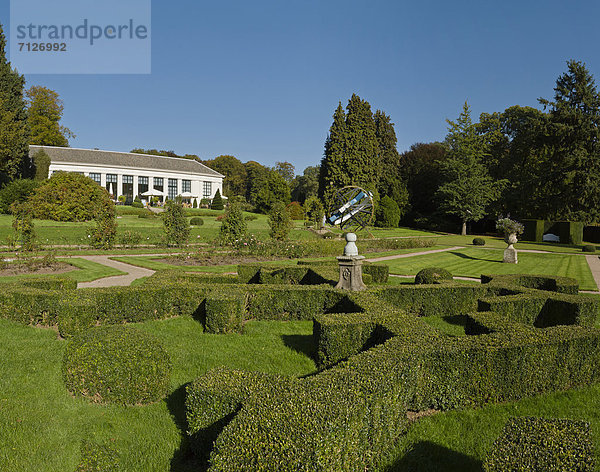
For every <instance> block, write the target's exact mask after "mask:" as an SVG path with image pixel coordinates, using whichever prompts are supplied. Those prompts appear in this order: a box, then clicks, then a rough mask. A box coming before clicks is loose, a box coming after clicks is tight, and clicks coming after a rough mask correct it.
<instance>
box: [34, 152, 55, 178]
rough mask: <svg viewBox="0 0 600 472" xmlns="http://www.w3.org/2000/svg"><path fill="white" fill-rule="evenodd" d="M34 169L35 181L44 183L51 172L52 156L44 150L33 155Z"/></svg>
mask: <svg viewBox="0 0 600 472" xmlns="http://www.w3.org/2000/svg"><path fill="white" fill-rule="evenodd" d="M32 160H33V167H34V168H35V177H34V180H36V181H38V182H43V181H44V180H46V179H47V178H48V173H49V171H50V164H51V162H50V156H49V155H48V154H46V152H45V151H44V150H43V149H40V150H39V151H38V152H36V153H35V154H34V155H33V158H32Z"/></svg>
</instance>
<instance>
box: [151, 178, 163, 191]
mask: <svg viewBox="0 0 600 472" xmlns="http://www.w3.org/2000/svg"><path fill="white" fill-rule="evenodd" d="M154 189H155V190H160V191H161V192H164V191H165V183H164V180H163V178H162V177H154Z"/></svg>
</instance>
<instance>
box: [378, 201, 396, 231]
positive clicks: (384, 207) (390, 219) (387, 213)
mask: <svg viewBox="0 0 600 472" xmlns="http://www.w3.org/2000/svg"><path fill="white" fill-rule="evenodd" d="M401 216H402V214H401V212H400V208H399V207H398V204H397V203H396V202H395V201H394V200H393V199H392V198H390V197H388V196H387V195H386V196H385V197H383V198H382V199H381V200H380V201H379V205H377V208H376V210H375V226H378V227H381V228H397V227H398V224H399V223H400V217H401Z"/></svg>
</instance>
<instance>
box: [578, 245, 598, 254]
mask: <svg viewBox="0 0 600 472" xmlns="http://www.w3.org/2000/svg"><path fill="white" fill-rule="evenodd" d="M581 250H582V251H583V252H596V246H594V245H592V244H586V245H585V246H583V247H582V248H581Z"/></svg>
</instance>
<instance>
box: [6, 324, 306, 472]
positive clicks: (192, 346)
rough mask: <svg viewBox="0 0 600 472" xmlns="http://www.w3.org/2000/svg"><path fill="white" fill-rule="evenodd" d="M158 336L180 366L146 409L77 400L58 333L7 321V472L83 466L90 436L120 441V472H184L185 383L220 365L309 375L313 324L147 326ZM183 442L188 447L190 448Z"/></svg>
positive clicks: (59, 471)
mask: <svg viewBox="0 0 600 472" xmlns="http://www.w3.org/2000/svg"><path fill="white" fill-rule="evenodd" d="M138 326H139V327H140V328H141V329H144V330H146V331H148V332H150V333H153V334H155V335H156V336H158V337H159V338H160V339H161V341H162V343H163V345H164V346H165V348H166V349H167V351H168V352H169V355H170V356H171V359H172V361H173V375H172V386H171V392H170V393H169V395H168V397H167V398H166V399H165V400H164V401H160V402H157V403H155V404H152V405H148V406H144V407H129V408H127V407H120V406H114V405H94V404H91V403H89V402H87V401H86V400H83V399H80V398H73V397H71V395H70V394H69V393H68V392H67V391H66V389H65V387H64V385H63V382H62V376H61V362H62V356H63V352H64V348H65V345H66V342H65V341H59V340H58V339H57V336H56V333H55V332H54V331H52V330H47V329H37V328H32V327H26V326H21V325H18V324H16V323H13V322H9V321H5V320H0V346H2V356H0V431H1V434H0V470H2V471H11V472H31V471H38V470H39V471H42V470H43V471H45V472H64V471H71V470H75V468H76V466H77V463H78V461H79V445H80V442H81V440H82V439H91V440H94V441H99V442H109V443H112V444H114V446H115V447H116V448H117V450H118V452H119V456H120V467H119V470H124V471H145V472H146V471H147V472H154V471H156V472H164V471H167V470H169V471H173V472H184V471H188V470H189V471H191V470H198V469H194V468H191V467H190V465H189V464H187V459H188V451H187V446H186V443H185V440H184V439H183V434H184V433H183V430H184V429H185V425H184V416H183V401H184V385H185V384H186V383H187V382H190V381H191V380H193V379H195V378H196V377H198V376H200V375H202V374H203V373H204V372H206V371H207V370H208V369H210V368H213V367H217V366H219V365H227V366H229V367H232V368H238V369H246V370H256V371H263V372H279V373H284V374H287V375H294V376H299V375H304V374H308V373H310V372H312V371H313V370H314V369H315V365H314V363H313V361H312V360H311V359H310V358H309V357H308V356H307V355H306V352H307V351H308V350H309V349H310V336H311V333H312V323H310V322H293V323H277V322H251V323H248V325H247V334H244V335H210V334H204V333H203V332H202V327H201V325H200V324H199V323H198V322H196V321H193V320H186V319H180V318H179V319H170V320H165V321H157V322H148V323H141V324H139V325H138ZM182 441H183V442H182Z"/></svg>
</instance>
